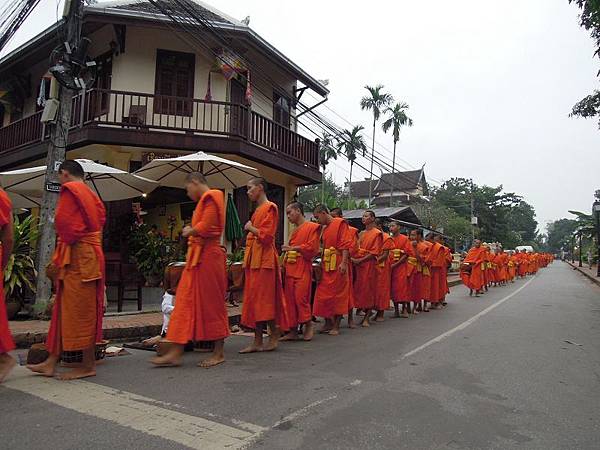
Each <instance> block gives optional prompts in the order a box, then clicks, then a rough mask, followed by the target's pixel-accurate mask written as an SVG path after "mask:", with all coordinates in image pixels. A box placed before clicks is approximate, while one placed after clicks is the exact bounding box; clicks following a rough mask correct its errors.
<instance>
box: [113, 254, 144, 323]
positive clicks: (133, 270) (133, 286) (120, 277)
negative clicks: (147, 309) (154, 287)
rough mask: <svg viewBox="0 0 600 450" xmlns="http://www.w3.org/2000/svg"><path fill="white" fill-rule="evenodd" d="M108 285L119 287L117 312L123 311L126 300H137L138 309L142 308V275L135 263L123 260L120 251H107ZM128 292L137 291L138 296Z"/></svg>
mask: <svg viewBox="0 0 600 450" xmlns="http://www.w3.org/2000/svg"><path fill="white" fill-rule="evenodd" d="M104 257H105V261H106V263H105V267H106V279H105V284H106V287H111V286H114V287H116V288H117V312H122V311H123V302H124V301H125V300H136V301H137V309H138V311H141V310H142V277H141V276H140V274H139V272H138V270H137V267H136V265H135V264H129V263H123V262H121V255H120V254H119V253H110V252H109V253H106V254H105V255H104ZM127 292H135V293H136V297H127V298H125V294H126V293H127Z"/></svg>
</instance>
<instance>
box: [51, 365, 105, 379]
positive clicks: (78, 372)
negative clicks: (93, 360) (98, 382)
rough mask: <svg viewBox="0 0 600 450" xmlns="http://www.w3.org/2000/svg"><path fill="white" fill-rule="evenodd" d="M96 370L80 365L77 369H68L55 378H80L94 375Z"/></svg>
mask: <svg viewBox="0 0 600 450" xmlns="http://www.w3.org/2000/svg"><path fill="white" fill-rule="evenodd" d="M95 376H96V370H95V369H90V368H85V367H80V368H77V369H73V370H70V371H68V372H65V373H61V374H59V375H58V376H57V377H56V378H57V379H59V380H61V381H69V380H79V379H81V378H88V377H95Z"/></svg>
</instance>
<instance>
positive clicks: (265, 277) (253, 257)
mask: <svg viewBox="0 0 600 450" xmlns="http://www.w3.org/2000/svg"><path fill="white" fill-rule="evenodd" d="M278 218H279V211H278V209H277V205H276V204H275V203H273V202H269V201H267V202H265V203H264V204H262V205H260V206H259V207H258V208H256V211H254V214H253V215H252V219H251V221H252V224H253V225H254V226H255V227H256V228H257V230H258V235H257V236H255V235H254V234H253V233H248V237H247V238H246V252H245V254H244V269H245V279H244V302H243V304H242V320H241V323H242V325H244V326H246V327H248V328H256V323H257V322H268V321H270V320H275V322H276V323H277V326H278V327H279V328H281V329H282V330H289V328H290V323H289V316H288V313H287V305H286V302H285V298H284V294H283V285H282V282H281V272H280V270H279V259H278V257H277V250H276V249H275V234H276V233H277V223H278Z"/></svg>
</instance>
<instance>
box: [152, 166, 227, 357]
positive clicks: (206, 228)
mask: <svg viewBox="0 0 600 450" xmlns="http://www.w3.org/2000/svg"><path fill="white" fill-rule="evenodd" d="M185 189H186V191H187V195H188V197H189V198H190V199H191V200H193V201H195V202H197V204H196V208H195V210H194V214H193V216H192V224H191V226H186V227H185V228H184V229H183V230H182V232H181V235H182V236H183V237H184V238H187V240H188V251H187V256H186V263H185V269H184V271H183V273H182V274H181V280H180V281H179V284H178V285H177V301H176V303H175V309H174V310H173V313H172V315H171V320H170V322H169V328H168V329H167V341H168V342H169V343H171V345H170V346H169V349H168V351H167V352H166V353H165V354H164V355H162V356H158V357H156V358H154V359H153V360H152V363H153V364H155V365H157V366H179V365H180V364H181V359H182V356H183V352H184V347H185V345H186V344H187V343H188V342H189V341H195V342H200V341H205V342H206V341H211V342H214V349H213V353H212V355H211V356H210V357H209V358H207V359H205V360H204V361H201V362H200V363H199V364H198V366H199V367H205V368H208V367H213V366H216V365H218V364H221V363H222V362H224V361H225V353H224V342H225V338H226V337H227V336H229V318H228V316H227V307H226V306H225V293H226V290H227V271H226V262H225V252H224V251H223V249H222V248H221V235H222V234H223V229H224V227H225V202H224V198H223V193H222V192H221V191H219V190H213V189H210V188H209V186H208V183H207V182H206V178H205V177H204V175H202V174H201V173H199V172H191V173H189V174H188V175H187V177H186V180H185Z"/></svg>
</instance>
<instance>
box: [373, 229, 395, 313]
mask: <svg viewBox="0 0 600 450" xmlns="http://www.w3.org/2000/svg"><path fill="white" fill-rule="evenodd" d="M375 223H376V225H377V229H378V230H379V231H381V232H382V233H383V244H382V246H381V253H380V254H379V255H378V256H377V289H376V290H377V294H376V299H375V309H376V310H377V314H376V315H375V322H383V321H384V314H385V310H386V309H388V308H389V307H390V300H391V298H392V267H391V263H390V252H391V251H392V250H393V248H394V239H393V238H392V237H391V236H390V235H389V234H387V233H385V232H383V222H382V221H381V219H376V221H375Z"/></svg>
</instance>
